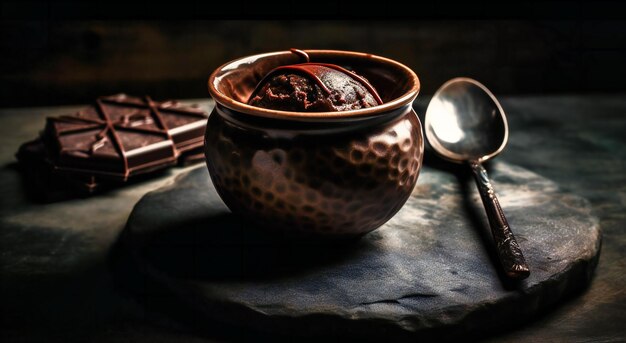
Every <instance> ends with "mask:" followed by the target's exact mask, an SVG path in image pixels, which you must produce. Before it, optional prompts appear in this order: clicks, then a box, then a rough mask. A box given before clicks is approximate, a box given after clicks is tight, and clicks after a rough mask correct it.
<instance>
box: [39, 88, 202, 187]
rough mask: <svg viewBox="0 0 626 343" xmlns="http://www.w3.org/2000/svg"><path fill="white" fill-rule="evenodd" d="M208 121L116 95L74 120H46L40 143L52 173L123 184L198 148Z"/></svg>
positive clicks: (190, 110)
mask: <svg viewBox="0 0 626 343" xmlns="http://www.w3.org/2000/svg"><path fill="white" fill-rule="evenodd" d="M207 118H208V115H207V113H206V112H204V111H202V110H201V109H199V108H196V107H189V106H182V105H180V104H179V103H177V102H175V101H166V102H155V101H153V100H152V99H150V97H144V98H139V97H131V96H128V95H125V94H118V95H114V96H109V97H100V98H98V99H97V100H96V102H95V104H94V105H93V106H89V107H86V108H84V109H82V110H80V111H78V112H77V113H75V114H74V115H66V116H61V117H49V118H47V122H46V128H45V130H44V133H43V136H42V138H43V141H44V142H45V143H46V146H47V147H48V152H49V156H50V159H51V160H52V163H53V165H54V168H55V170H56V171H59V172H68V173H79V174H81V173H82V174H87V175H93V176H98V177H105V178H113V179H119V180H123V181H125V180H127V179H128V178H129V177H130V176H133V175H137V174H142V173H146V172H150V171H153V170H156V169H161V168H164V167H167V166H171V165H174V164H176V163H177V162H178V157H179V156H180V155H181V153H183V152H186V151H189V150H192V149H196V148H199V147H201V146H202V145H203V139H204V130H205V127H206V122H207Z"/></svg>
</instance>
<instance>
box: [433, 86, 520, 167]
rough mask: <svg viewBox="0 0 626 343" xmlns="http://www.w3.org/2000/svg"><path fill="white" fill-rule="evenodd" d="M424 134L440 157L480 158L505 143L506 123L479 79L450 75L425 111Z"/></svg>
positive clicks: (492, 152) (459, 160)
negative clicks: (452, 77) (449, 78)
mask: <svg viewBox="0 0 626 343" xmlns="http://www.w3.org/2000/svg"><path fill="white" fill-rule="evenodd" d="M425 126H426V137H427V138H428V140H429V143H430V144H431V146H432V147H433V149H435V151H436V152H437V153H438V154H439V155H440V156H441V157H443V158H445V159H447V160H449V161H452V162H457V163H461V162H464V161H470V160H476V161H479V162H484V161H486V160H488V159H490V158H492V157H494V156H496V155H497V154H498V153H500V151H502V150H503V149H504V147H505V146H506V143H507V140H508V137H509V127H508V124H507V121H506V117H505V115H504V111H503V110H502V106H500V103H499V102H498V100H497V99H496V98H495V96H494V95H493V94H492V93H491V92H490V91H489V90H488V89H487V88H486V87H485V86H483V85H482V84H481V83H479V82H478V81H476V80H473V79H469V78H455V79H452V80H450V81H448V82H446V83H445V84H443V86H441V88H439V90H438V91H437V92H436V93H435V95H434V96H433V99H432V100H431V101H430V103H429V105H428V109H427V111H426V121H425Z"/></svg>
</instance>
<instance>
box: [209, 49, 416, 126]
mask: <svg viewBox="0 0 626 343" xmlns="http://www.w3.org/2000/svg"><path fill="white" fill-rule="evenodd" d="M303 51H304V52H306V53H311V54H318V55H321V54H332V55H340V56H343V57H353V58H367V59H373V60H376V61H378V62H382V63H386V64H391V65H393V66H395V67H397V68H398V69H400V70H403V71H404V72H405V73H406V74H407V75H409V79H410V80H412V81H413V85H412V87H411V88H410V89H409V90H408V91H406V92H404V93H403V94H402V95H401V96H399V97H397V98H395V99H393V100H391V101H389V102H386V103H383V104H381V105H377V106H373V107H368V108H362V109H358V110H349V111H337V112H295V111H294V112H292V111H279V110H272V109H267V108H262V107H256V106H251V105H248V104H246V103H243V102H240V101H237V100H235V99H232V98H231V97H228V96H226V95H225V94H224V93H222V92H220V91H219V90H218V89H217V88H216V87H215V79H216V78H218V77H219V76H220V75H221V74H222V73H224V72H226V71H229V70H233V69H235V68H238V67H239V66H240V65H242V64H243V63H245V62H247V61H255V60H258V59H260V58H267V57H271V56H278V55H288V54H292V53H291V51H289V50H285V51H274V52H267V53H262V54H255V55H248V56H244V57H241V58H237V59H234V60H231V61H229V62H226V63H224V64H222V65H221V66H219V67H218V68H217V69H215V70H214V71H213V72H212V73H211V75H210V76H209V80H208V88H209V94H210V95H211V97H212V98H213V100H214V101H215V102H216V106H217V104H219V105H222V106H225V107H227V108H228V109H230V110H233V111H236V112H240V113H245V114H249V115H253V116H258V117H264V118H272V119H286V120H324V119H351V118H354V119H357V118H365V117H371V116H376V115H380V114H383V113H387V112H389V111H392V110H394V109H397V108H400V107H402V106H405V105H407V104H411V103H412V102H413V101H414V100H415V98H416V97H417V95H418V93H419V91H420V81H419V78H418V77H417V74H416V73H415V72H414V71H413V70H412V69H411V68H409V67H407V66H406V65H404V64H402V63H400V62H398V61H395V60H392V59H390V58H387V57H382V56H378V55H372V54H368V53H363V52H356V51H347V50H316V49H312V50H311V49H307V50H303Z"/></svg>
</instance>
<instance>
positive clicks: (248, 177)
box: [205, 50, 424, 237]
mask: <svg viewBox="0 0 626 343" xmlns="http://www.w3.org/2000/svg"><path fill="white" fill-rule="evenodd" d="M306 52H307V53H308V54H309V56H310V58H311V61H313V62H325V63H334V64H338V65H341V66H344V67H348V68H351V69H353V70H354V71H356V72H357V73H358V74H360V75H362V76H365V77H366V78H367V79H368V80H369V81H370V83H371V84H372V85H373V86H374V87H375V88H376V89H377V90H378V92H379V94H380V96H381V98H382V99H383V101H384V103H383V104H382V105H379V106H375V107H370V108H366V109H360V110H352V111H343V112H318V113H310V112H309V113H303V112H286V111H276V110H269V109H264V108H259V107H253V106H249V105H246V101H247V99H248V97H249V96H250V93H251V92H252V91H253V90H254V88H255V86H256V85H257V83H258V82H259V81H260V80H261V79H262V78H263V77H264V76H265V75H266V74H267V73H268V72H269V71H270V70H272V69H273V68H275V67H277V66H280V65H287V64H293V63H300V62H302V61H301V60H300V59H299V57H298V56H296V55H294V54H292V53H290V52H289V51H281V52H273V53H266V54H260V55H254V56H249V57H245V58H241V59H238V60H235V61H232V62H229V63H226V64H224V65H223V66H221V67H219V68H218V69H217V70H216V71H215V72H213V74H211V76H210V78H209V92H210V94H211V96H212V97H213V99H214V100H215V103H216V104H215V108H214V110H213V112H212V113H211V116H210V117H209V121H208V124H207V130H206V137H205V154H206V161H207V166H208V169H209V173H210V175H211V180H212V181H213V184H214V185H215V188H216V190H217V192H218V194H219V195H220V197H221V198H222V200H223V201H224V203H225V204H226V205H227V206H228V207H229V208H230V210H231V211H232V212H234V213H235V214H238V215H242V216H244V217H246V218H248V219H250V220H252V221H253V222H255V223H257V224H260V226H261V227H265V228H271V229H278V230H283V231H286V232H290V233H302V234H308V235H314V236H319V237H348V236H358V235H362V234H364V233H367V232H370V231H372V230H374V229H376V228H378V227H380V226H381V225H383V224H384V223H385V222H387V221H388V220H389V219H390V218H391V217H393V215H394V214H395V213H396V212H398V210H399V209H400V208H401V207H402V205H404V203H405V202H406V200H407V199H408V197H409V196H410V194H411V192H412V191H413V188H414V186H415V183H416V181H417V177H418V174H419V171H420V168H421V166H422V155H423V152H424V142H423V138H422V126H421V123H420V121H419V119H418V118H417V116H416V114H415V112H414V111H413V109H412V106H411V104H412V102H413V100H415V98H416V97H417V94H418V92H419V87H420V84H419V80H418V78H417V75H415V73H414V72H413V71H412V70H411V69H409V68H408V67H406V66H404V65H402V64H400V63H398V62H396V61H393V60H390V59H387V58H383V57H379V56H373V55H370V54H364V53H358V52H349V51H331V50H308V51H306Z"/></svg>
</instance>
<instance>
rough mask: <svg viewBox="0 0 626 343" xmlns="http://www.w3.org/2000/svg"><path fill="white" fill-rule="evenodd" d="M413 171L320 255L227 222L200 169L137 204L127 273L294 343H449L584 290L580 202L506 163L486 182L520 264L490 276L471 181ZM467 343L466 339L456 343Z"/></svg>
mask: <svg viewBox="0 0 626 343" xmlns="http://www.w3.org/2000/svg"><path fill="white" fill-rule="evenodd" d="M466 176H467V174H465V173H462V172H456V173H451V172H450V171H445V170H441V169H435V168H432V167H424V169H423V170H422V172H421V175H420V177H419V180H418V185H417V187H416V188H415V190H414V193H413V195H412V197H411V198H410V199H409V200H408V202H407V203H406V205H405V206H404V207H403V208H402V210H401V211H400V212H398V214H397V215H396V216H395V217H394V218H393V219H392V220H390V221H389V222H388V223H386V224H385V225H384V226H383V227H381V228H379V229H378V230H376V231H374V232H371V233H369V234H367V235H365V236H363V237H362V238H360V239H357V240H354V241H350V242H336V243H333V244H328V243H322V242H313V241H304V240H301V241H293V240H292V241H288V240H282V239H280V238H279V237H271V236H268V235H266V234H264V233H262V231H259V230H257V229H255V228H254V227H252V226H251V224H248V223H246V222H245V221H243V220H241V218H238V217H237V216H234V215H232V214H231V213H230V212H229V211H228V209H227V208H226V207H225V206H224V205H223V203H222V202H221V200H220V198H219V196H218V195H217V194H216V193H215V189H214V188H213V186H212V184H211V182H210V179H209V176H208V173H207V171H206V168H204V167H199V168H197V169H194V170H192V171H190V172H189V173H187V174H185V175H182V176H181V177H179V178H178V179H177V180H176V181H175V182H174V183H173V184H171V185H169V186H166V187H164V188H161V189H159V190H157V191H154V192H152V193H149V194H147V195H146V196H144V198H143V199H142V200H141V201H140V202H139V203H138V204H137V205H136V207H135V209H134V210H133V212H132V214H131V216H130V219H129V221H128V225H127V228H126V232H125V235H124V236H123V237H124V242H125V243H127V247H129V248H130V250H131V252H132V255H133V256H134V258H135V261H136V262H138V266H139V270H140V271H142V272H143V273H145V275H147V276H148V277H150V278H152V279H153V280H157V281H158V282H159V283H160V284H163V285H165V286H166V288H167V289H168V290H171V291H172V294H175V295H177V296H179V297H180V299H181V300H182V301H183V302H181V304H183V303H185V304H186V305H185V306H181V310H183V309H184V308H187V307H186V306H189V305H191V306H193V307H195V308H196V309H197V310H199V311H200V312H201V313H202V314H204V315H206V320H207V321H212V322H214V321H216V320H217V321H225V322H230V323H237V324H239V325H242V326H246V327H250V328H252V329H256V330H261V331H264V332H272V333H278V334H288V335H298V336H307V337H317V336H329V335H330V336H345V337H361V338H375V339H376V338H407V339H415V338H433V337H437V338H454V337H459V336H460V335H469V334H481V333H484V332H491V331H492V330H503V329H507V328H510V327H513V326H515V325H517V324H519V323H521V322H523V321H525V320H528V319H530V318H532V317H533V316H536V315H537V314H539V313H541V312H542V311H545V310H547V309H549V308H552V307H554V306H555V304H557V303H558V301H559V300H561V299H562V298H564V297H565V296H567V295H569V294H572V293H573V292H576V291H578V290H580V289H582V288H584V287H585V286H586V285H587V284H588V282H589V281H590V279H591V276H592V273H593V269H594V268H595V265H596V263H597V258H598V255H599V250H600V242H601V234H600V229H599V226H598V223H597V220H596V219H595V218H594V217H593V216H591V214H590V207H589V205H588V203H587V201H586V200H584V199H582V198H581V197H578V196H576V195H572V194H568V193H565V192H563V191H562V190H560V189H559V188H558V187H557V185H556V184H555V183H553V182H552V181H550V180H547V179H545V178H543V177H541V176H539V175H537V174H535V173H532V172H530V171H528V170H526V169H523V168H521V167H518V166H514V165H510V164H505V163H496V164H493V165H491V168H490V176H491V177H492V180H493V183H494V187H495V188H496V191H497V193H498V195H499V199H500V202H501V204H502V206H503V208H504V211H505V213H506V215H507V218H508V220H509V223H510V225H511V227H512V229H513V232H514V233H515V235H516V237H517V240H518V243H519V244H520V246H521V248H522V250H523V252H524V254H525V257H526V259H527V262H528V264H529V266H530V269H531V275H530V277H529V278H528V279H526V280H524V281H521V282H518V283H510V282H509V281H507V280H506V279H505V278H504V277H503V276H502V275H503V274H502V273H501V272H500V270H499V268H498V267H495V266H497V260H496V259H495V254H494V250H493V243H492V242H491V235H490V232H489V229H488V222H487V220H486V217H485V215H484V210H483V209H482V205H481V204H480V199H479V196H478V193H477V190H476V189H475V186H474V184H473V181H472V180H471V179H469V178H467V177H466ZM463 337H467V336H463Z"/></svg>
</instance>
